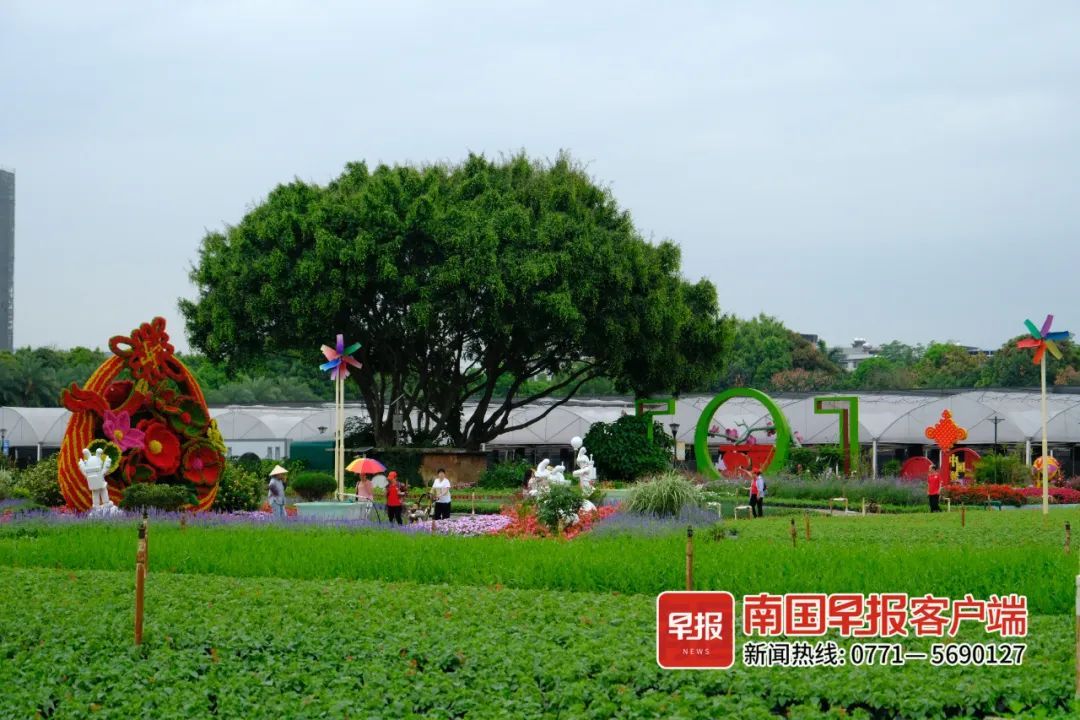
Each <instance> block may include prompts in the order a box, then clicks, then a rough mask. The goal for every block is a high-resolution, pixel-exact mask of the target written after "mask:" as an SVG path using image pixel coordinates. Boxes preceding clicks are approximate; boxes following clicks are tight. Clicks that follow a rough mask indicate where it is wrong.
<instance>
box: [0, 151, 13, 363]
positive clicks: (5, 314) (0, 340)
mask: <svg viewBox="0 0 1080 720" xmlns="http://www.w3.org/2000/svg"><path fill="white" fill-rule="evenodd" d="M14 348H15V173H13V172H9V171H7V170H0V350H13V349H14Z"/></svg>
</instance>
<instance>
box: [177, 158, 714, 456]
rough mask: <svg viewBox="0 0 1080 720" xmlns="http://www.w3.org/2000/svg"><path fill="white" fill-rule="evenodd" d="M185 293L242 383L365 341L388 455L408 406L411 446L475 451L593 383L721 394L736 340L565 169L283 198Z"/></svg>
mask: <svg viewBox="0 0 1080 720" xmlns="http://www.w3.org/2000/svg"><path fill="white" fill-rule="evenodd" d="M191 279H192V281H193V282H194V284H195V286H196V288H197V292H198V296H197V298H196V300H194V301H189V300H182V301H181V303H180V306H181V311H182V312H183V314H184V316H185V319H186V321H187V327H188V331H189V336H190V340H191V342H192V344H193V346H194V347H196V348H198V349H199V350H200V351H202V352H204V353H205V354H206V355H207V356H208V357H209V358H210V359H211V360H213V361H219V362H223V363H225V364H226V365H227V366H228V367H230V368H232V369H236V368H243V367H247V366H250V365H252V364H255V363H258V362H259V359H260V357H261V356H263V355H264V354H266V353H270V352H273V353H283V352H284V353H292V354H294V355H295V356H296V357H297V358H305V359H307V358H310V360H309V361H310V362H311V363H313V364H316V363H317V362H318V360H319V354H318V346H319V344H321V343H326V342H329V341H330V340H331V339H332V337H333V335H334V334H336V333H338V332H341V333H344V334H345V336H346V339H347V340H348V341H353V340H358V341H360V342H361V343H363V346H362V347H361V349H360V351H359V352H358V353H357V355H358V358H359V359H360V360H361V362H362V363H363V368H361V369H360V370H359V371H357V372H355V373H354V378H355V382H356V386H357V387H358V389H359V393H360V396H361V397H362V398H363V401H364V403H365V404H366V406H367V409H368V411H369V413H370V415H371V418H372V426H373V431H374V434H375V436H376V438H377V439H378V440H379V441H380V443H385V444H391V443H393V442H394V435H393V432H392V430H391V418H392V417H393V414H394V412H395V410H398V411H400V412H401V414H402V416H403V418H404V420H405V423H406V432H407V433H417V432H419V433H423V434H425V435H428V436H440V435H442V436H445V437H447V438H449V440H450V441H451V442H453V443H454V444H455V445H458V446H463V447H478V446H479V445H480V444H481V443H483V442H486V441H487V440H490V439H492V438H493V437H495V436H497V435H498V434H499V433H501V432H505V431H508V430H512V429H515V428H516V427H520V425H515V421H514V420H513V413H514V410H515V409H517V408H519V407H521V406H522V405H525V404H527V403H530V402H534V401H536V400H539V399H541V398H545V397H549V396H550V397H558V398H559V399H558V400H555V401H554V402H553V403H552V404H551V406H550V407H551V408H554V407H556V406H557V405H558V404H559V403H561V402H565V400H566V399H568V398H569V397H571V396H572V395H573V394H574V393H575V392H576V391H577V390H579V389H580V388H581V387H583V386H584V385H585V384H586V383H589V382H594V381H596V380H597V379H599V378H607V379H608V380H610V381H611V383H613V385H614V387H615V388H617V389H618V390H620V391H624V392H637V393H652V392H665V391H683V390H689V389H692V388H695V387H699V386H704V385H708V384H710V383H711V382H712V381H713V380H714V379H715V377H716V376H717V375H718V373H719V371H720V369H721V367H722V362H723V358H724V353H725V351H726V349H727V346H728V343H729V341H730V337H729V331H728V328H727V323H726V322H725V319H724V318H723V316H722V315H721V313H720V310H719V307H718V303H717V297H716V290H715V288H714V286H713V285H712V284H711V283H710V282H708V281H706V280H701V281H699V282H697V283H689V282H687V281H685V280H683V279H682V277H681V276H680V253H679V249H678V247H677V246H676V245H674V244H673V243H671V242H661V243H659V244H658V245H653V244H650V243H648V242H646V241H645V240H644V239H643V238H642V237H641V235H640V234H639V233H638V232H637V230H636V229H635V228H634V226H633V223H632V221H631V218H630V215H629V213H627V212H626V211H624V210H622V209H620V208H619V206H618V204H617V203H616V201H615V199H614V198H613V197H612V195H611V193H610V192H609V191H607V190H606V189H604V188H602V187H600V186H598V185H597V184H596V183H594V182H593V181H592V180H591V179H590V178H589V177H588V176H587V174H586V173H585V172H584V171H583V170H582V168H581V167H580V166H578V165H577V164H576V163H574V162H573V160H572V159H570V158H569V157H568V156H566V155H562V156H560V157H559V158H558V159H557V160H555V161H554V162H552V163H540V162H536V161H533V160H530V159H529V158H527V157H525V156H524V155H517V156H514V157H511V158H508V159H506V160H504V161H499V162H494V161H491V160H488V159H486V158H484V157H482V156H479V155H470V156H469V157H468V159H467V160H465V161H464V162H463V163H461V164H460V165H453V166H449V165H430V166H424V167H414V166H395V167H389V166H385V165H381V166H379V167H377V168H375V169H374V170H373V171H372V170H369V169H368V167H367V165H365V164H363V163H356V164H350V165H348V166H347V167H346V169H345V172H344V173H343V174H342V175H341V176H340V177H338V178H337V179H336V180H334V181H333V182H331V183H330V184H329V185H327V186H325V187H321V186H318V185H313V184H309V183H304V182H300V181H294V182H292V183H289V184H287V185H281V186H279V187H277V188H276V189H274V190H273V191H272V192H271V193H270V195H269V197H268V198H267V199H266V201H265V202H263V203H261V204H260V205H258V206H257V207H255V208H254V209H252V210H251V211H250V212H249V213H248V214H247V215H246V216H245V217H244V218H243V219H242V220H241V221H240V222H239V224H237V225H236V226H233V227H229V228H227V229H226V230H225V231H224V232H211V233H209V234H208V235H207V236H206V237H205V238H204V240H203V242H202V246H201V248H200V252H199V258H198V262H197V263H196V265H195V267H194V269H193V270H192V273H191ZM537 378H548V379H550V378H554V379H555V380H556V381H555V382H551V383H544V384H540V385H537V384H532V385H530V384H529V383H530V381H531V380H534V379H537ZM467 401H472V403H473V405H472V409H471V410H470V411H469V412H468V414H467V415H466V411H465V405H466V402H467ZM549 411H550V410H549ZM542 417H543V415H541V416H539V417H534V418H532V419H531V422H535V421H537V420H540V419H542Z"/></svg>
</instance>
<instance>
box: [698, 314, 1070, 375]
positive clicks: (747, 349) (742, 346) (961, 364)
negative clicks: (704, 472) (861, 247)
mask: <svg viewBox="0 0 1080 720" xmlns="http://www.w3.org/2000/svg"><path fill="white" fill-rule="evenodd" d="M1020 337H1024V336H1020ZM1020 337H1014V338H1010V339H1009V340H1007V341H1005V342H1004V343H1003V344H1002V345H1001V347H1000V348H998V350H997V352H995V353H994V354H993V355H991V356H987V355H985V354H974V355H973V354H970V353H969V352H968V351H967V350H965V349H964V348H963V347H961V346H959V345H956V344H953V343H941V342H931V343H930V344H929V345H925V346H924V345H907V344H905V343H902V342H900V341H899V340H894V341H892V342H889V343H886V344H884V345H882V346H881V347H879V348H878V349H877V353H876V354H875V355H874V356H873V357H871V358H869V359H867V360H863V361H862V362H861V363H860V364H859V365H858V367H856V368H855V370H853V371H851V372H847V371H845V370H843V369H842V365H841V363H843V361H844V357H843V352H842V351H841V350H840V349H839V348H832V349H829V348H826V347H825V345H824V343H821V342H819V343H817V344H814V343H811V342H809V341H807V340H806V339H805V338H803V337H802V336H801V335H799V334H798V333H795V332H792V331H791V330H789V329H788V328H786V327H784V325H783V324H782V323H781V322H780V321H778V320H776V319H775V318H771V317H768V316H766V315H760V316H758V317H756V318H753V319H751V320H736V321H735V329H734V341H733V343H732V351H731V356H730V358H729V360H728V363H727V369H726V372H725V374H724V377H723V378H722V379H721V381H720V382H719V383H717V385H716V386H715V387H713V388H710V390H720V389H724V388H727V387H734V386H748V387H756V388H759V389H762V390H771V391H774V392H817V391H822V390H828V391H833V390H919V389H950V388H975V387H1002V388H1020V387H1037V386H1038V385H1039V366H1038V365H1035V364H1034V363H1033V362H1032V351H1031V350H1025V349H1020V348H1018V347H1017V346H1016V341H1017V340H1019V339H1020ZM1059 345H1060V348H1061V351H1062V354H1063V358H1062V359H1061V360H1057V359H1056V358H1054V357H1052V356H1050V355H1049V354H1048V355H1047V380H1048V381H1049V382H1053V383H1054V384H1056V385H1080V347H1078V346H1077V345H1075V344H1074V343H1072V342H1069V341H1066V342H1062V343H1060V344H1059Z"/></svg>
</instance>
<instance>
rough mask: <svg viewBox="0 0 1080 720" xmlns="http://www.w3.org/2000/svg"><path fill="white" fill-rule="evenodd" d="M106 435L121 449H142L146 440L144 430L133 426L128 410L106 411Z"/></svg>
mask: <svg viewBox="0 0 1080 720" xmlns="http://www.w3.org/2000/svg"><path fill="white" fill-rule="evenodd" d="M104 428H105V437H107V438H108V439H109V441H110V442H114V443H116V445H117V447H119V448H120V449H121V450H141V449H142V447H143V445H144V444H145V442H146V434H145V433H143V431H142V430H136V429H135V428H133V427H131V415H129V414H128V413H126V412H113V411H111V410H106V411H105V423H104Z"/></svg>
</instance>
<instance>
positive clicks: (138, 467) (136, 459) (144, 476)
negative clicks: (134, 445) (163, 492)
mask: <svg viewBox="0 0 1080 720" xmlns="http://www.w3.org/2000/svg"><path fill="white" fill-rule="evenodd" d="M120 473H121V475H122V476H123V478H124V484H125V485H134V484H135V483H152V482H154V480H156V479H157V470H155V469H154V466H153V465H151V464H149V463H148V462H146V456H145V455H144V454H143V453H142V452H141V451H136V452H133V453H129V454H128V455H127V456H126V458H125V459H124V464H123V465H122V466H121V467H120Z"/></svg>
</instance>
